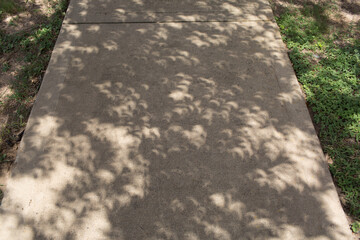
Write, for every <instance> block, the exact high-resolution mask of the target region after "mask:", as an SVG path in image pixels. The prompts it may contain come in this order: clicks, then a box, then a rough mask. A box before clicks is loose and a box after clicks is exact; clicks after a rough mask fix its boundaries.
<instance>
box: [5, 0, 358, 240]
mask: <svg viewBox="0 0 360 240" xmlns="http://www.w3.org/2000/svg"><path fill="white" fill-rule="evenodd" d="M0 211H1V212H0V213H1V215H0V226H1V228H0V239H22V240H23V239H37V240H38V239H124V240H142V239H187V240H197V239H221V240H228V239H229V240H230V239H291V240H296V239H299V240H303V239H317V240H320V239H321V240H323V239H331V240H341V239H344V240H345V239H346V240H348V239H351V233H350V230H349V226H348V223H347V221H346V217H345V214H344V212H343V210H342V208H341V205H340V202H339V199H338V196H337V193H336V191H335V187H334V185H333V182H332V179H331V176H330V174H329V171H328V168H327V164H326V162H325V159H324V155H323V153H322V150H321V147H320V144H319V141H318V138H317V136H316V133H315V131H314V127H313V125H312V122H311V119H310V117H309V114H308V111H307V109H306V105H305V102H304V98H303V96H302V93H301V90H300V87H299V85H298V83H297V80H296V77H295V75H294V72H293V70H292V67H291V63H290V62H289V60H288V57H287V53H286V51H285V48H284V45H283V43H282V41H281V38H280V35H279V31H278V28H277V26H276V24H275V23H274V21H273V15H272V12H271V9H270V7H269V4H268V3H267V1H265V0H255V1H250V0H239V1H235V0H222V1H220V0H209V1H194V0H193V1H190V0H184V1H175V0H171V1H170V0H168V1H165V0H163V1H160V0H157V1H155V0H153V1H145V0H132V1H127V0H117V1H110V0H77V1H75V0H72V1H71V2H70V6H69V10H68V13H67V16H66V19H65V22H64V24H63V27H62V30H61V33H60V36H59V38H58V40H57V43H56V46H55V49H54V52H53V55H52V58H51V62H50V65H49V67H48V69H47V72H46V75H45V78H44V81H43V84H42V86H41V89H40V92H39V94H38V98H37V101H36V104H35V106H34V108H33V111H32V113H31V116H30V119H29V122H28V125H27V129H26V131H25V135H24V137H23V140H22V143H21V146H20V150H19V153H18V157H17V166H16V168H15V169H14V170H13V173H12V177H11V178H10V179H9V181H8V183H7V190H6V192H5V198H4V200H3V205H2V206H1V209H0Z"/></svg>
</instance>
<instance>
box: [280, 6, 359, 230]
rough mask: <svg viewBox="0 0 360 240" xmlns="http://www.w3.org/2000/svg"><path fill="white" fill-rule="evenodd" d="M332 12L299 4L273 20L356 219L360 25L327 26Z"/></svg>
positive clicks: (327, 8) (339, 184) (357, 218)
mask: <svg viewBox="0 0 360 240" xmlns="http://www.w3.org/2000/svg"><path fill="white" fill-rule="evenodd" d="M304 2H305V3H306V1H304ZM337 9H338V8H337V6H336V4H335V3H333V4H331V3H327V4H314V3H309V4H303V7H301V8H286V9H284V8H283V9H282V11H281V14H278V15H277V16H276V21H277V23H278V25H279V28H280V31H281V34H282V37H283V40H284V42H285V43H286V44H287V47H288V49H289V57H290V60H291V61H292V64H293V67H294V69H295V72H296V75H297V77H298V80H299V82H300V83H301V85H302V88H303V91H304V92H305V95H306V100H307V103H308V106H309V107H310V108H311V110H312V112H313V113H314V114H313V120H314V122H315V124H316V125H318V126H319V133H318V134H319V138H320V141H321V143H322V146H323V149H324V151H325V153H327V154H328V155H329V156H330V157H331V159H332V160H333V164H331V165H330V171H331V173H332V175H333V177H334V179H335V182H336V183H337V184H338V186H339V187H340V188H341V190H342V192H343V193H344V194H345V197H346V201H347V204H346V206H345V208H346V210H347V212H348V213H349V214H350V215H352V216H353V217H354V218H355V219H356V220H360V142H359V140H360V40H359V38H358V36H359V35H360V27H359V24H356V23H351V24H349V25H348V26H346V27H345V28H341V27H340V25H336V24H333V23H332V22H331V21H330V20H329V14H336V12H337ZM354 224H355V225H356V224H358V223H356V222H355V223H354ZM355 225H354V226H355ZM353 230H354V229H353Z"/></svg>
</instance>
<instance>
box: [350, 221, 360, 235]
mask: <svg viewBox="0 0 360 240" xmlns="http://www.w3.org/2000/svg"><path fill="white" fill-rule="evenodd" d="M351 230H352V231H353V232H354V233H359V232H360V222H359V221H355V222H354V223H352V224H351Z"/></svg>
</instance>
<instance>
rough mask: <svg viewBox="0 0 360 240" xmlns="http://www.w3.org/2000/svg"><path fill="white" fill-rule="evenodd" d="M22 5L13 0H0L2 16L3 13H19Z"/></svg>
mask: <svg viewBox="0 0 360 240" xmlns="http://www.w3.org/2000/svg"><path fill="white" fill-rule="evenodd" d="M20 10H21V7H20V6H19V5H18V4H16V3H15V2H14V1H13V0H0V16H1V15H2V14H3V13H17V12H18V11H20Z"/></svg>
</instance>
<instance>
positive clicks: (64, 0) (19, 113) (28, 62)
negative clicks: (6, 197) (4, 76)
mask: <svg viewBox="0 0 360 240" xmlns="http://www.w3.org/2000/svg"><path fill="white" fill-rule="evenodd" d="M0 1H1V5H0V6H1V11H3V12H4V11H9V9H11V8H10V7H9V6H12V5H11V4H10V3H11V1H9V0H0ZM4 1H5V3H7V4H6V5H3V3H4ZM53 3H54V4H53V5H52V8H53V9H54V10H55V11H54V14H52V16H51V17H49V18H48V19H47V21H45V22H44V23H42V24H40V25H37V26H35V27H34V28H32V29H30V30H29V29H28V30H26V31H20V32H16V33H14V34H6V33H5V32H4V31H1V30H0V56H1V55H4V56H7V55H10V56H11V55H16V54H19V55H20V56H22V59H21V63H22V66H21V69H20V70H19V71H17V72H16V76H15V78H14V79H13V81H12V83H11V90H12V94H11V95H10V96H8V97H7V98H6V100H5V101H3V102H0V108H1V111H7V112H9V114H8V115H9V119H8V121H7V124H6V125H5V126H3V127H2V129H0V146H1V152H0V154H4V149H6V147H9V146H10V147H11V146H12V145H13V144H14V142H16V139H17V137H18V136H17V134H18V132H19V131H21V129H22V128H24V126H25V125H26V121H27V118H28V115H29V113H30V110H31V107H32V102H33V101H34V97H35V95H36V93H37V91H38V89H39V87H40V84H41V79H42V76H43V74H44V72H45V70H46V67H47V65H48V62H49V60H50V56H51V51H52V49H53V47H54V45H55V42H56V39H57V36H58V33H59V31H60V28H61V24H62V20H63V17H64V14H65V11H66V8H67V5H68V0H59V1H54V2H53ZM9 4H10V5H9ZM3 6H6V8H5V9H3ZM9 69H10V64H9V62H4V63H3V64H2V66H1V71H3V72H6V71H8V70H9ZM1 160H2V159H1Z"/></svg>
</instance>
